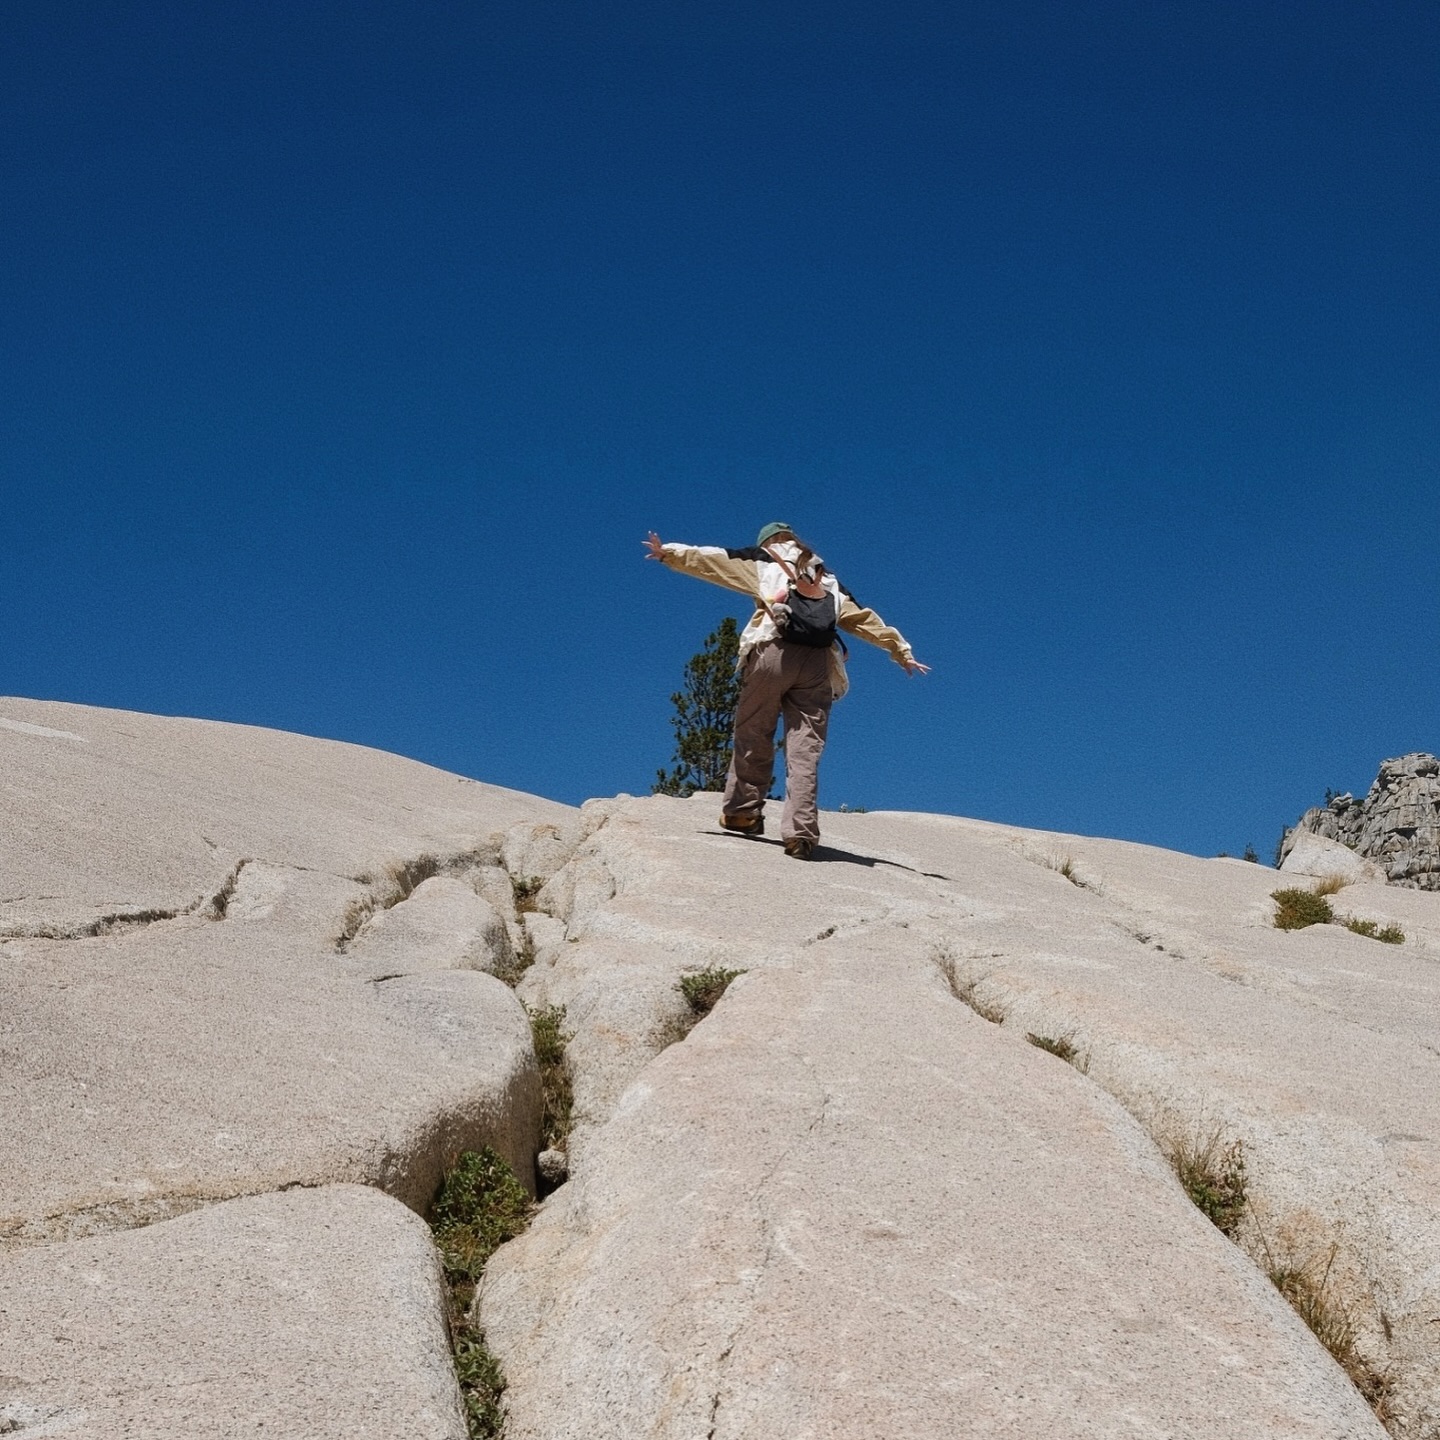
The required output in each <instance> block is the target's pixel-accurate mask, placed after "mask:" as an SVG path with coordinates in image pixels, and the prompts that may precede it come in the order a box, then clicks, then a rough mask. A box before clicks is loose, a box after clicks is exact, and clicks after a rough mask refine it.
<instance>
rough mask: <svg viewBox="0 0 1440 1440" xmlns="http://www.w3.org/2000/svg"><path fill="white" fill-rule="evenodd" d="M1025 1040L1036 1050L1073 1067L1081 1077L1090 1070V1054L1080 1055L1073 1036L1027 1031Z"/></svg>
mask: <svg viewBox="0 0 1440 1440" xmlns="http://www.w3.org/2000/svg"><path fill="white" fill-rule="evenodd" d="M1025 1038H1026V1039H1027V1040H1028V1041H1029V1042H1030V1043H1031V1044H1032V1045H1033V1046H1034V1047H1035V1048H1036V1049H1037V1050H1043V1051H1045V1053H1046V1054H1047V1055H1053V1056H1055V1058H1056V1059H1057V1060H1063V1061H1064V1062H1065V1063H1066V1064H1067V1065H1073V1066H1074V1067H1075V1068H1076V1069H1077V1070H1078V1071H1079V1072H1080V1073H1081V1074H1082V1075H1084V1074H1086V1073H1087V1072H1088V1071H1089V1069H1090V1054H1089V1052H1088V1051H1086V1052H1085V1053H1084V1054H1081V1052H1080V1047H1079V1046H1078V1045H1077V1044H1076V1043H1075V1036H1074V1035H1073V1034H1065V1035H1036V1034H1033V1033H1032V1032H1031V1031H1029V1030H1027V1031H1026V1032H1025Z"/></svg>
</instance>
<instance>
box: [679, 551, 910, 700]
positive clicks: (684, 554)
mask: <svg viewBox="0 0 1440 1440" xmlns="http://www.w3.org/2000/svg"><path fill="white" fill-rule="evenodd" d="M661 551H662V553H661V556H660V558H661V560H662V561H663V562H664V563H665V564H666V565H667V566H669V568H670V569H672V570H680V571H682V572H683V573H684V574H686V575H693V576H695V578H696V579H697V580H708V581H709V582H710V583H711V584H712V585H719V586H721V587H723V588H724V589H726V590H734V591H737V592H738V593H739V594H741V595H748V596H749V597H750V598H751V599H752V600H753V601H754V602H755V605H756V609H755V613H754V614H753V615H752V616H751V617H750V623H749V624H748V625H746V627H745V628H744V630H742V631H741V632H740V663H741V664H742V665H743V664H744V663H745V657H746V656H747V655H749V653H750V652H751V651H752V650H753V649H754V648H755V647H756V646H757V645H763V644H764V643H765V642H766V641H767V640H774V639H776V638H777V636H778V634H779V631H777V630H776V628H775V622H774V621H773V620H772V619H771V618H770V614H769V611H768V609H767V608H766V607H767V606H768V607H773V606H776V605H780V604H783V603H784V601H785V597H786V595H787V594H788V593H789V590H790V576H789V575H788V574H787V573H786V571H785V568H784V566H781V565H777V564H776V563H775V561H774V560H773V559H771V554H770V552H773V553H774V554H776V555H779V556H780V557H781V558H782V559H783V560H785V561H786V562H787V563H788V564H790V565H792V566H793V565H794V563H795V561H796V560H797V559H799V556H800V547H799V546H798V545H795V544H793V543H792V542H790V541H781V542H780V543H779V544H777V545H771V546H769V547H768V549H761V548H759V547H756V546H747V547H746V548H745V549H743V550H726V549H722V548H721V547H720V546H718V545H680V544H676V543H674V542H671V543H669V544H666V545H664V546H662V547H661ZM822 583H823V584H824V586H825V588H826V589H827V590H828V591H829V592H830V593H831V595H832V596H834V598H835V614H836V617H837V619H836V624H837V625H838V626H839V628H840V629H841V630H843V631H845V633H846V634H847V635H855V636H858V637H859V638H860V639H861V640H867V641H869V643H870V644H871V645H875V646H877V647H878V648H879V649H881V650H884V651H885V652H886V654H888V655H889V656H890V657H891V658H892V659H893V660H894V661H895V662H896V664H898V665H904V664H905V663H906V662H907V661H910V660H913V659H914V658H915V657H914V652H913V651H912V650H911V648H910V643H909V641H907V640H906V639H905V637H904V636H903V635H902V634H901V633H900V632H899V631H898V630H897V629H896V628H895V627H894V626H893V625H887V624H886V623H885V622H884V621H883V620H882V619H881V618H880V617H879V616H878V615H877V614H876V613H875V612H874V611H873V610H870V609H867V608H866V607H865V606H863V605H860V604H858V603H857V602H856V600H855V598H854V596H852V595H851V594H850V592H849V591H848V590H846V589H845V587H844V586H843V585H841V584H840V582H839V581H838V580H836V578H835V577H834V576H833V575H831V574H830V573H829V572H828V571H827V572H826V573H825V576H824V578H823V582H822ZM832 659H833V664H832V671H838V673H836V674H835V676H834V678H835V682H836V683H835V687H834V688H835V694H836V698H837V699H838V698H839V697H840V696H841V695H843V694H844V693H845V690H846V688H848V687H847V685H846V682H845V678H844V664H843V661H842V660H841V657H840V654H839V651H838V649H837V650H836V651H834V652H832Z"/></svg>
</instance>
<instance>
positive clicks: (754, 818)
mask: <svg viewBox="0 0 1440 1440" xmlns="http://www.w3.org/2000/svg"><path fill="white" fill-rule="evenodd" d="M720 828H721V829H722V830H729V831H731V832H732V833H734V834H736V835H748V836H750V837H751V839H754V838H755V836H757V835H763V834H764V833H765V817H764V816H763V815H721V817H720Z"/></svg>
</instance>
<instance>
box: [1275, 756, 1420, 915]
mask: <svg viewBox="0 0 1440 1440" xmlns="http://www.w3.org/2000/svg"><path fill="white" fill-rule="evenodd" d="M1306 833H1308V834H1312V835H1319V836H1321V837H1322V838H1324V839H1326V840H1335V841H1338V842H1339V843H1340V844H1341V845H1344V846H1346V847H1347V848H1348V849H1350V850H1353V851H1354V852H1355V853H1356V854H1357V855H1359V856H1360V857H1361V858H1362V859H1363V860H1368V861H1371V862H1372V863H1374V864H1375V865H1378V866H1379V867H1381V869H1382V871H1383V873H1384V875H1385V877H1386V879H1388V880H1389V882H1390V883H1391V884H1392V885H1404V886H1407V887H1408V888H1410V889H1412V890H1440V760H1437V759H1436V758H1435V756H1433V755H1427V754H1424V753H1423V752H1418V751H1417V752H1416V753H1415V754H1412V755H1401V756H1399V757H1397V758H1396V759H1394V760H1387V761H1385V763H1384V764H1383V765H1381V767H1380V773H1379V774H1378V775H1377V776H1376V777H1375V783H1374V784H1373V785H1372V786H1371V787H1370V790H1369V793H1368V794H1366V796H1365V798H1364V799H1363V800H1357V799H1356V798H1355V797H1354V796H1353V795H1351V794H1349V793H1348V792H1347V793H1346V794H1344V795H1335V796H1332V797H1331V798H1330V799H1329V800H1328V801H1327V802H1326V803H1325V804H1324V805H1317V806H1315V807H1314V808H1312V809H1310V810H1307V811H1306V812H1305V813H1304V814H1303V815H1302V816H1301V817H1300V820H1299V822H1298V823H1297V824H1296V826H1295V827H1294V829H1292V830H1287V831H1286V832H1285V838H1284V839H1283V840H1282V842H1281V846H1280V859H1281V866H1282V868H1285V866H1284V862H1285V861H1286V860H1287V859H1288V858H1289V856H1290V854H1291V852H1292V851H1293V850H1294V848H1295V846H1296V844H1297V843H1298V842H1299V841H1300V838H1301V836H1302V835H1304V834H1306Z"/></svg>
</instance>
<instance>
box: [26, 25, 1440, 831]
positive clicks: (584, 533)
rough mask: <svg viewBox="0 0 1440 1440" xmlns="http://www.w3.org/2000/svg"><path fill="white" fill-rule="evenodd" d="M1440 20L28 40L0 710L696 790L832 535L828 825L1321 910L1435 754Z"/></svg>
mask: <svg viewBox="0 0 1440 1440" xmlns="http://www.w3.org/2000/svg"><path fill="white" fill-rule="evenodd" d="M1437 77H1440V7H1437V6H1436V5H1435V4H1434V3H1433V0H1386V3H1334V0H1315V3H1312V4H1309V5H1305V6H1297V5H1294V4H1292V3H1287V4H1279V3H1270V0H1246V3H1241V4H1200V5H1196V4H1193V3H1148V4H1142V3H1106V0H1096V3H1087V4H1084V5H1076V4H1074V3H1071V0H1064V3H1043V4H1042V3H1035V0H1005V3H1004V4H1000V3H994V4H986V5H969V4H963V3H961V4H956V3H936V4H921V3H910V0H888V3H885V4H883V5H882V4H880V3H872V4H864V5H856V4H845V3H835V0H831V3H827V4H824V5H820V4H810V3H794V4H789V5H781V6H776V5H774V4H770V3H767V4H764V5H759V4H748V3H732V4H729V5H726V6H700V5H692V4H685V3H681V4H675V3H673V0H672V3H669V4H663V5H662V4H650V3H643V4H638V3H627V4H623V5H617V4H612V3H606V0H586V3H584V4H580V3H574V4H552V3H543V0H540V3H537V0H526V3H524V4H519V3H505V4H494V5H487V4H460V3H452V4H432V3H413V0H412V3H407V4H405V5H400V4H367V3H359V0H357V3H351V4H346V5H338V4H334V3H327V0H309V3H306V4H304V5H296V4H295V3H293V0H287V3H285V4H284V5H280V4H275V3H269V0H245V3H244V4H240V3H233V4H206V3H203V0H201V3H183V4H182V3H179V0H175V3H171V4H164V5H161V4H154V3H147V0H119V3H112V4H100V3H87V0H78V3H75V4H71V5H65V6H62V5H56V4H54V3H29V0H12V3H9V4H7V5H6V6H5V7H4V8H3V12H0V337H3V338H0V501H3V504H0V541H3V557H4V563H3V569H0V576H3V580H0V587H3V588H0V604H3V613H4V616H5V621H6V624H5V643H4V646H3V649H0V657H3V659H0V692H3V693H11V694H21V695H33V696H39V697H44V698H54V699H67V700H77V701H84V702H87V703H92V704H99V705H114V706H125V707H131V708H137V709H143V710H152V711H161V712H169V713H180V714H190V715H201V716H210V717H216V718H222V719H228V720H240V721H247V722H253V723H256V724H262V725H274V726H281V727H285V728H288V729H295V730H302V731H307V732H310V733H313V734H317V735H326V736H334V737H339V738H344V739H351V740H357V741H361V742H364V743H367V744H372V745H378V746H382V747H385V748H388V749H392V750H397V751H400V752H402V753H404V754H407V755H413V756H416V757H419V758H421V759H424V760H428V761H431V762H433V763H435V764H439V765H443V766H446V767H449V768H452V769H455V770H459V771H462V772H464V773H467V774H470V775H474V776H477V777H479V778H482V779H486V780H492V781H496V782H499V783H502V784H506V785H512V786H517V787H519V788H522V789H527V790H534V791H539V792H541V793H544V794H547V795H552V796H555V797H557V798H560V799H564V800H571V801H577V800H580V799H583V798H584V797H586V796H588V795H592V794H610V793H614V792H615V791H617V790H622V789H624V790H630V791H632V792H635V791H643V790H645V789H647V788H648V786H649V784H650V782H651V780H652V779H653V776H654V772H655V769H656V767H657V766H659V765H661V764H663V763H665V762H666V761H667V759H668V757H669V751H670V734H669V729H668V716H669V702H668V696H669V692H670V691H671V690H672V689H673V688H675V686H676V684H677V683H678V681H679V678H680V671H681V667H682V666H683V663H684V661H685V659H686V658H687V657H688V656H689V655H690V654H691V653H692V652H693V651H694V650H695V649H696V648H697V647H698V645H699V643H700V642H701V640H702V639H703V637H704V635H705V633H706V632H707V631H708V630H709V629H710V628H712V627H713V625H714V624H715V623H716V621H718V619H719V618H720V617H721V616H722V615H724V614H726V613H730V612H731V610H732V608H733V607H732V606H731V605H730V602H729V599H728V597H727V596H726V595H725V594H723V593H722V592H720V591H718V590H714V589H712V588H710V587H707V586H703V585H698V584H696V583H695V582H693V581H687V580H684V579H682V578H680V577H677V576H674V575H670V574H667V573H664V572H663V571H661V570H660V569H659V567H656V566H647V565H645V564H643V563H642V561H641V559H640V556H641V550H640V545H639V541H640V539H641V537H642V535H643V534H644V532H645V531H646V530H647V529H648V528H651V527H654V528H655V529H657V530H658V531H659V532H660V533H661V534H662V536H664V537H665V538H667V539H686V540H692V541H696V542H702V541H708V542H714V543H720V544H744V543H749V542H750V541H751V540H752V539H753V535H754V532H755V530H756V529H757V528H758V527H759V525H760V524H761V523H762V522H764V521H767V520H771V519H782V520H788V521H789V522H790V523H792V524H794V525H795V526H796V527H797V528H798V529H800V530H801V532H802V533H803V534H805V535H807V536H808V537H810V538H811V539H812V540H813V541H814V542H815V543H816V544H817V545H818V546H819V548H820V549H821V550H822V551H823V552H824V553H825V554H826V556H827V558H828V559H829V560H830V562H831V564H832V566H833V567H834V568H835V569H836V570H837V571H838V572H839V573H840V575H841V576H842V578H843V579H845V580H846V581H847V583H848V584H849V585H850V587H851V588H852V589H853V590H855V591H856V592H857V593H858V594H859V595H860V597H861V598H862V599H863V600H865V601H867V602H868V603H871V604H873V605H874V606H876V608H878V609H879V610H880V611H881V613H882V614H883V615H885V617H886V618H887V619H889V620H891V621H892V622H894V623H895V624H897V625H899V626H900V627H901V628H902V629H903V630H904V631H905V632H906V634H907V635H908V636H909V637H910V638H911V639H912V640H913V642H914V643H915V646H916V649H917V652H918V653H919V655H920V656H921V658H923V659H926V660H929V661H930V662H931V663H932V664H933V665H934V667H935V669H934V674H933V675H931V676H930V677H929V678H928V679H926V680H907V679H906V677H905V676H904V675H903V674H902V673H901V672H900V671H899V669H898V668H896V667H894V666H892V665H891V664H890V663H889V662H888V661H887V660H886V659H885V658H884V657H883V656H881V655H880V654H879V653H878V652H874V651H869V650H864V647H859V648H861V649H862V650H864V653H861V654H858V655H857V656H856V657H855V661H854V663H853V665H852V676H853V681H854V690H853V692H852V694H851V696H850V697H849V698H848V699H847V700H845V701H844V702H843V704H842V705H841V706H840V707H839V708H838V709H837V711H836V714H835V719H834V724H833V727H832V741H831V747H830V750H829V752H828V754H827V756H826V760H825V765H824V767H823V770H822V797H823V800H824V803H826V804H829V805H835V804H839V803H840V802H842V801H843V802H846V803H848V804H851V805H869V806H871V807H879V806H885V807H904V808H914V809H933V810H944V811H952V812H958V813H963V814H968V815H978V816H984V817H987V818H993V819H999V820H1005V821H1011V822H1016V823H1020V824H1027V825H1042V826H1051V827H1056V828H1065V829H1074V830H1080V831H1084V832H1088V833H1096V834H1106V835H1116V836H1123V837H1128V838H1134V839H1140V840H1146V841H1153V842H1157V843H1161V844H1169V845H1173V846H1177V847H1179V848H1183V849H1190V850H1194V851H1196V852H1199V853H1213V852H1215V851H1216V850H1220V849H1228V850H1231V851H1236V850H1238V849H1240V848H1241V847H1243V846H1244V844H1245V843H1246V842H1247V841H1252V840H1253V841H1254V842H1255V844H1256V845H1257V846H1258V847H1259V848H1260V849H1261V850H1262V852H1265V853H1267V854H1268V852H1269V850H1270V848H1271V847H1272V845H1273V843H1274V840H1275V837H1276V835H1277V833H1278V831H1279V828H1280V826H1281V824H1282V823H1283V822H1286V821H1290V820H1293V819H1294V817H1295V815H1296V814H1297V813H1298V812H1299V811H1300V810H1301V809H1302V808H1303V807H1304V806H1306V805H1308V804H1310V803H1313V802H1316V801H1318V800H1319V799H1320V798H1321V796H1322V794H1323V791H1324V789H1325V787H1326V786H1327V785H1330V786H1335V787H1337V788H1351V789H1359V788H1363V787H1364V786H1366V785H1368V783H1369V782H1370V780H1371V779H1372V778H1373V775H1374V772H1375V769H1376V766H1377V765H1378V762H1379V761H1380V760H1381V759H1382V758H1383V757H1384V756H1387V755H1392V754H1396V753H1399V752H1401V751H1404V750H1408V749H1415V748H1423V749H1432V750H1433V749H1437V748H1440V718H1437V701H1440V677H1437V667H1436V665H1435V663H1434V658H1433V657H1434V649H1435V643H1434V642H1435V628H1436V617H1437V599H1440V593H1437V592H1440V559H1437V540H1440V484H1437V479H1440V466H1437V461H1440V403H1437V402H1440V373H1437V356H1440V267H1437V263H1436V258H1437V250H1440V243H1437V236H1440V179H1437V169H1440V83H1437Z"/></svg>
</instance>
